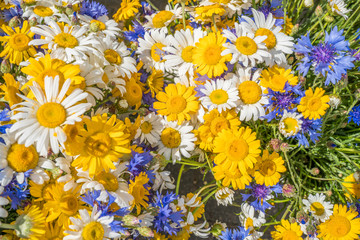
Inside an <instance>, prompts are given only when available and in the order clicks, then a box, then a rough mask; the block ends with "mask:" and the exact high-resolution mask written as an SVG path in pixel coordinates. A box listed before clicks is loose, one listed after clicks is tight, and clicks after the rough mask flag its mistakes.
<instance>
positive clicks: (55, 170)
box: [50, 167, 64, 179]
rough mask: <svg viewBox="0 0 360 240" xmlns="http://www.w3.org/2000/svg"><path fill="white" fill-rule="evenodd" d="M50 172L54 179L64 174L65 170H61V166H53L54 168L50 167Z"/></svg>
mask: <svg viewBox="0 0 360 240" xmlns="http://www.w3.org/2000/svg"><path fill="white" fill-rule="evenodd" d="M50 172H51V174H52V176H53V178H54V179H57V178H58V177H60V176H61V175H62V174H63V172H64V171H63V170H61V169H60V168H57V167H56V168H53V169H50Z"/></svg>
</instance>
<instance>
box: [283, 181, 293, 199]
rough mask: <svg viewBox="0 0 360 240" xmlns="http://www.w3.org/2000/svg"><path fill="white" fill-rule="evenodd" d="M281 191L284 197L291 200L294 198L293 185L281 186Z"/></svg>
mask: <svg viewBox="0 0 360 240" xmlns="http://www.w3.org/2000/svg"><path fill="white" fill-rule="evenodd" d="M282 191H283V195H284V196H285V197H287V198H291V197H294V196H295V192H296V189H295V187H294V186H293V185H291V184H288V183H286V184H284V185H283V188H282Z"/></svg>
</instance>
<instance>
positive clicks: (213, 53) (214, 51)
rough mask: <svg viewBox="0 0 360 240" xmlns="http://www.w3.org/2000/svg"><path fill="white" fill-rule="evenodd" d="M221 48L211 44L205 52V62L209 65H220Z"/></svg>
mask: <svg viewBox="0 0 360 240" xmlns="http://www.w3.org/2000/svg"><path fill="white" fill-rule="evenodd" d="M221 52H222V49H221V46H219V45H217V44H211V45H210V46H208V47H207V49H206V50H205V52H204V58H203V61H204V62H205V63H206V64H207V65H216V64H218V63H219V61H220V59H221Z"/></svg>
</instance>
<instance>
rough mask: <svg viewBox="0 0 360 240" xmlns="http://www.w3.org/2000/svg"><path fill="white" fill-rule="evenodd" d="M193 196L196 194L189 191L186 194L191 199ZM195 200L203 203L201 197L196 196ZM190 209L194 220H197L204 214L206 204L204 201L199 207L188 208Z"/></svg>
mask: <svg viewBox="0 0 360 240" xmlns="http://www.w3.org/2000/svg"><path fill="white" fill-rule="evenodd" d="M193 196H194V194H193V193H188V194H187V195H186V198H187V199H189V200H190V199H191V198H192V197H193ZM195 202H197V203H202V202H201V197H196V199H195ZM188 211H189V212H192V214H193V216H194V222H196V221H197V220H198V219H200V218H201V216H202V215H203V214H204V212H205V204H204V203H202V204H201V205H200V206H199V207H190V208H188Z"/></svg>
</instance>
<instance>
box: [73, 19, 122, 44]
mask: <svg viewBox="0 0 360 240" xmlns="http://www.w3.org/2000/svg"><path fill="white" fill-rule="evenodd" d="M79 19H80V20H81V21H82V25H83V26H87V27H88V28H89V29H90V31H91V33H90V34H94V35H96V36H99V37H104V36H105V37H110V38H112V39H115V38H116V36H117V35H119V32H120V28H119V27H118V24H117V23H116V22H115V21H114V20H112V19H109V18H108V17H107V16H106V15H103V16H101V17H99V18H97V19H93V18H92V17H90V16H87V15H79Z"/></svg>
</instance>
